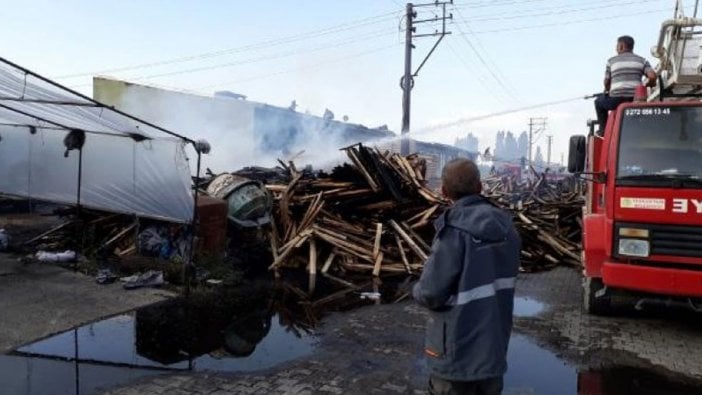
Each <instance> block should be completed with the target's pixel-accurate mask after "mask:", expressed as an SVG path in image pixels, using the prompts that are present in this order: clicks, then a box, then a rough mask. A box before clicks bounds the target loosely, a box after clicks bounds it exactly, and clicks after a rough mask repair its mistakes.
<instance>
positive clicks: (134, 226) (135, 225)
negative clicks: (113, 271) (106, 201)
mask: <svg viewBox="0 0 702 395" xmlns="http://www.w3.org/2000/svg"><path fill="white" fill-rule="evenodd" d="M138 230H139V221H138V219H136V218H135V217H132V216H128V215H123V214H110V213H104V212H99V211H93V210H86V209H83V210H82V211H81V215H80V218H78V217H77V216H70V217H67V218H66V221H65V222H64V223H62V224H61V225H59V226H57V227H55V228H52V229H50V230H48V231H46V232H44V233H42V234H40V235H38V236H36V237H34V238H32V239H31V240H28V241H26V242H25V243H24V246H25V247H26V248H31V249H32V250H47V251H64V250H74V251H81V253H82V254H83V255H85V256H88V257H94V256H96V255H102V256H105V255H115V256H118V257H123V256H126V255H131V254H134V253H135V252H136V250H137V246H136V236H137V232H138Z"/></svg>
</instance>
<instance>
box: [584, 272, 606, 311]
mask: <svg viewBox="0 0 702 395" xmlns="http://www.w3.org/2000/svg"><path fill="white" fill-rule="evenodd" d="M604 288H605V286H604V283H603V282H602V279H599V278H595V277H585V281H583V309H584V310H585V312H586V313H588V314H594V315H608V314H609V313H610V311H611V304H612V300H611V298H610V296H609V295H607V294H605V295H601V296H599V297H596V295H597V293H598V292H600V291H602V290H603V289H604Z"/></svg>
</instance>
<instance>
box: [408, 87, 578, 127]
mask: <svg viewBox="0 0 702 395" xmlns="http://www.w3.org/2000/svg"><path fill="white" fill-rule="evenodd" d="M584 98H585V96H584V95H583V96H577V97H571V98H568V99H561V100H554V101H549V102H543V103H538V104H531V105H528V106H524V107H517V108H512V109H507V110H502V111H497V112H493V113H488V114H483V115H477V116H473V117H465V118H459V119H457V120H454V121H450V122H442V123H438V124H435V125H430V126H426V127H423V128H420V129H418V130H415V131H412V133H414V134H415V135H417V134H430V133H435V132H437V131H441V130H444V129H447V128H451V127H454V126H460V125H465V124H468V123H471V122H476V121H482V120H484V119H490V118H495V117H499V116H502V115H507V114H513V113H515V112H521V111H526V110H534V109H537V108H543V107H550V106H555V105H559V104H565V103H570V102H574V101H578V100H583V99H584Z"/></svg>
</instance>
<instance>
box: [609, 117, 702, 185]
mask: <svg viewBox="0 0 702 395" xmlns="http://www.w3.org/2000/svg"><path fill="white" fill-rule="evenodd" d="M623 115H624V117H623V119H622V128H621V132H620V138H619V162H618V165H617V183H618V184H620V185H646V186H670V185H671V183H673V186H676V187H694V188H700V187H701V186H702V107H638V108H627V109H625V110H624V114H623Z"/></svg>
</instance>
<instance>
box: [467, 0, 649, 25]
mask: <svg viewBox="0 0 702 395" xmlns="http://www.w3.org/2000/svg"><path fill="white" fill-rule="evenodd" d="M651 2H661V0H636V1H629V2H621V1H620V2H616V3H611V2H608V3H606V4H603V5H598V6H592V5H591V6H589V7H582V8H573V9H560V10H552V11H548V12H537V13H532V14H528V13H519V14H517V15H494V16H476V17H474V18H471V19H470V21H471V22H487V21H502V20H510V19H525V18H533V17H544V16H554V15H566V14H574V13H584V12H589V11H598V10H603V9H607V8H616V7H625V6H628V5H639V4H641V3H651ZM457 10H458V8H457Z"/></svg>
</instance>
